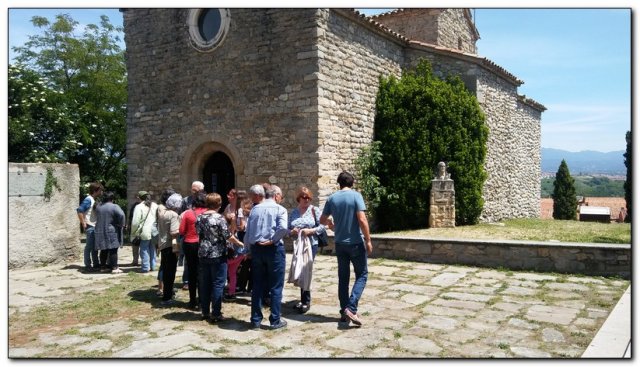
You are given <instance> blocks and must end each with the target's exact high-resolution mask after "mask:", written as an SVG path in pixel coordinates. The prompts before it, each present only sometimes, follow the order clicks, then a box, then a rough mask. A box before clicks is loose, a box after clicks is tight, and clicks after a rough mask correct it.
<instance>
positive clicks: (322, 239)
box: [311, 206, 329, 247]
mask: <svg viewBox="0 0 640 367" xmlns="http://www.w3.org/2000/svg"><path fill="white" fill-rule="evenodd" d="M314 209H315V208H314V207H313V206H312V207H311V214H313V220H314V221H315V222H316V227H317V226H318V218H317V217H316V211H315V210H314ZM327 246H329V236H327V230H326V229H325V230H324V231H322V232H321V233H320V234H319V235H318V247H327Z"/></svg>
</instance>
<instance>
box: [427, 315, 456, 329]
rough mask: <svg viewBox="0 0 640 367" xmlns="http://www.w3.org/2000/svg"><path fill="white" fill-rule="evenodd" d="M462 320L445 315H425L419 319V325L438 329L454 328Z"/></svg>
mask: <svg viewBox="0 0 640 367" xmlns="http://www.w3.org/2000/svg"><path fill="white" fill-rule="evenodd" d="M459 324H460V322H459V321H458V320H456V319H453V318H451V317H444V316H425V317H424V318H423V319H422V320H420V321H418V325H420V326H423V327H427V328H430V329H437V330H454V329H455V328H456V327H457V326H458V325H459Z"/></svg>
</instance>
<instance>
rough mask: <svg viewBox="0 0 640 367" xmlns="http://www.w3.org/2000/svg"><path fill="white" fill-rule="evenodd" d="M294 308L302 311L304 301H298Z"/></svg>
mask: <svg viewBox="0 0 640 367" xmlns="http://www.w3.org/2000/svg"><path fill="white" fill-rule="evenodd" d="M293 309H294V310H298V311H300V310H301V309H302V302H298V303H296V305H295V306H293Z"/></svg>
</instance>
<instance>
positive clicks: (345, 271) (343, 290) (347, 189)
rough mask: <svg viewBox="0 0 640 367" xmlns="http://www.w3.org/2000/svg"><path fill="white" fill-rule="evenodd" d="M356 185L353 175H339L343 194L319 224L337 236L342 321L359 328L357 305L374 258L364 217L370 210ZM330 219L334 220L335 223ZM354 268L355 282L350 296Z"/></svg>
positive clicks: (334, 197) (329, 202)
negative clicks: (354, 186)
mask: <svg viewBox="0 0 640 367" xmlns="http://www.w3.org/2000/svg"><path fill="white" fill-rule="evenodd" d="M353 182H354V178H353V175H351V174H350V173H349V172H346V171H343V172H342V173H340V175H338V184H339V185H340V191H338V192H336V193H334V194H333V195H331V196H330V197H329V199H328V200H327V202H326V204H325V206H324V209H323V210H322V216H321V217H320V223H322V224H324V225H328V226H329V228H331V229H333V231H334V232H335V237H334V240H335V243H336V257H337V259H338V298H339V299H340V314H341V315H342V317H341V321H342V322H348V321H351V322H353V323H354V324H355V325H357V326H360V325H362V320H361V319H360V316H358V301H359V300H360V297H361V296H362V292H363V291H364V287H365V286H366V284H367V275H368V271H367V255H371V252H372V251H373V246H372V245H371V236H370V234H369V222H368V221H367V216H366V214H365V211H366V210H367V207H366V206H365V204H364V199H363V198H362V195H361V194H360V193H359V192H357V191H354V190H353V189H352V187H353ZM329 216H331V217H333V222H332V221H331V220H330V219H329ZM351 264H353V269H354V272H355V274H356V280H355V282H354V283H353V288H352V289H351V296H349V277H350V275H351V274H350V269H351V266H350V265H351Z"/></svg>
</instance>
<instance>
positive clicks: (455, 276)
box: [429, 273, 466, 287]
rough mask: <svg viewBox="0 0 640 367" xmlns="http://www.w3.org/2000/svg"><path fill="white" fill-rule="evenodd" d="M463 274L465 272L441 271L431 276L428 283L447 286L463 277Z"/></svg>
mask: <svg viewBox="0 0 640 367" xmlns="http://www.w3.org/2000/svg"><path fill="white" fill-rule="evenodd" d="M465 275H466V274H465V273H442V274H439V275H437V276H435V277H433V278H432V279H431V281H430V282H429V283H430V284H432V285H435V286H439V287H449V286H451V285H453V284H455V283H456V282H457V281H458V280H460V279H461V278H464V277H465Z"/></svg>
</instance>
